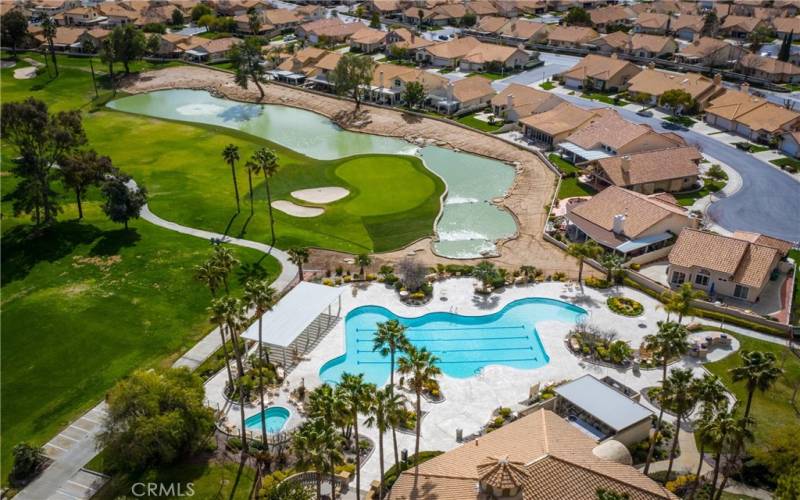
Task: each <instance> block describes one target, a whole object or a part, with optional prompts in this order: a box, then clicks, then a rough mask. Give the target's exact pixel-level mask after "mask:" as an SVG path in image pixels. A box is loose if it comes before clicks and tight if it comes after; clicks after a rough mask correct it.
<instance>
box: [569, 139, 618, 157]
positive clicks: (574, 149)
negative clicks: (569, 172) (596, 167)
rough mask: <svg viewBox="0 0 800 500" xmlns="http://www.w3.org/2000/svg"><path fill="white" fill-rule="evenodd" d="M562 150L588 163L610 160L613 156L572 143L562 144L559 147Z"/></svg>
mask: <svg viewBox="0 0 800 500" xmlns="http://www.w3.org/2000/svg"><path fill="white" fill-rule="evenodd" d="M558 147H560V148H561V149H565V150H567V151H569V152H570V153H573V154H576V155H578V156H580V157H581V158H584V159H586V161H592V160H602V159H603V158H610V157H611V156H613V155H611V154H609V153H606V152H605V151H603V150H601V149H584V148H582V147H580V146H578V145H577V144H573V143H571V142H562V143H561V144H559V145H558Z"/></svg>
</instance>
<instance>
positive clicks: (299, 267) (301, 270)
mask: <svg viewBox="0 0 800 500" xmlns="http://www.w3.org/2000/svg"><path fill="white" fill-rule="evenodd" d="M297 273H298V274H299V275H300V281H303V259H302V258H301V259H300V262H298V263H297Z"/></svg>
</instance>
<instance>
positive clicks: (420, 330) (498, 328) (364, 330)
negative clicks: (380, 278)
mask: <svg viewBox="0 0 800 500" xmlns="http://www.w3.org/2000/svg"><path fill="white" fill-rule="evenodd" d="M521 328H525V325H519V326H474V327H462V328H406V332H450V331H475V330H477V331H485V330H511V329H521ZM377 331H378V330H375V329H372V328H369V329H368V328H356V332H367V333H376V332H377Z"/></svg>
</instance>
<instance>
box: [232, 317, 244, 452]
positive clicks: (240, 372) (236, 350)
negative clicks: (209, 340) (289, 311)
mask: <svg viewBox="0 0 800 500" xmlns="http://www.w3.org/2000/svg"><path fill="white" fill-rule="evenodd" d="M229 330H230V332H231V341H232V342H233V354H234V357H235V358H236V372H237V375H238V377H239V380H241V379H242V378H243V377H244V364H242V354H241V351H240V350H239V347H240V346H239V342H237V341H236V332H235V330H234V329H233V328H229ZM239 415H240V417H241V424H242V452H244V453H247V428H246V427H245V425H244V391H243V390H242V388H241V386H240V387H239Z"/></svg>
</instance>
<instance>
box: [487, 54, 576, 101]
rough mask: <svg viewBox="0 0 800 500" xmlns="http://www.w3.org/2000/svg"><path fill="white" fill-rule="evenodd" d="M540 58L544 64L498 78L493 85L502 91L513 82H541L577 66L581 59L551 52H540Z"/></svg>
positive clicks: (524, 83)
mask: <svg viewBox="0 0 800 500" xmlns="http://www.w3.org/2000/svg"><path fill="white" fill-rule="evenodd" d="M539 59H541V60H542V61H544V65H543V66H539V67H538V68H533V69H529V70H527V71H523V72H522V73H517V74H516V75H512V76H510V77H508V78H503V79H502V80H496V81H494V82H493V83H492V87H493V88H494V89H495V90H496V91H498V92H500V91H501V90H503V89H504V88H506V87H508V86H509V84H512V83H517V84H520V85H531V84H533V83H537V82H541V81H542V80H547V79H548V78H550V77H551V76H553V75H556V74H558V73H562V72H564V71H566V70H568V69H570V68H571V67H573V66H575V64H577V63H578V61H580V58H579V57H573V56H564V55H561V54H550V53H547V52H541V53H539Z"/></svg>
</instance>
